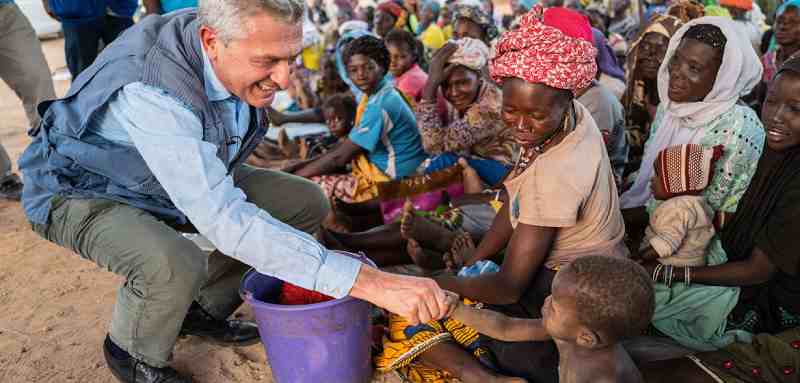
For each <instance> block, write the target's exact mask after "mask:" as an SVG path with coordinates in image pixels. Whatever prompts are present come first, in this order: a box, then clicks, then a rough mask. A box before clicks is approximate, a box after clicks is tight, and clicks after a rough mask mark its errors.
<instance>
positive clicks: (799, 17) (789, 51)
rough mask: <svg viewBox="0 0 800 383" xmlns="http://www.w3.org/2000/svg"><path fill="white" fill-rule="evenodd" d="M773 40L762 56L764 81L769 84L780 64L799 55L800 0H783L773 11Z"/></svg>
mask: <svg viewBox="0 0 800 383" xmlns="http://www.w3.org/2000/svg"><path fill="white" fill-rule="evenodd" d="M773 29H774V31H775V35H774V41H773V44H771V46H770V48H769V51H768V52H767V53H766V54H765V55H764V57H762V63H763V64H764V82H765V83H767V84H769V83H770V81H772V78H773V76H775V72H776V71H777V69H778V68H780V66H781V64H782V63H784V62H785V61H787V60H789V58H794V57H800V0H790V1H786V2H784V3H783V4H782V5H781V6H780V8H778V10H777V11H776V12H775V26H774V27H773Z"/></svg>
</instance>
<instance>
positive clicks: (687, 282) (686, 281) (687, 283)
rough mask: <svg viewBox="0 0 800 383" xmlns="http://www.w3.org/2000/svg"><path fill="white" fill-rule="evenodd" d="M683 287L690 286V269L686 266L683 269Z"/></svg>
mask: <svg viewBox="0 0 800 383" xmlns="http://www.w3.org/2000/svg"><path fill="white" fill-rule="evenodd" d="M683 270H684V271H683V273H684V274H683V285H684V286H686V287H689V286H691V285H692V268H691V267H689V266H686V267H684V268H683Z"/></svg>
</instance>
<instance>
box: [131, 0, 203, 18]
mask: <svg viewBox="0 0 800 383" xmlns="http://www.w3.org/2000/svg"><path fill="white" fill-rule="evenodd" d="M142 3H143V4H144V9H145V13H146V14H148V15H163V14H165V13H170V12H172V11H177V10H179V9H183V8H197V0H143V1H142Z"/></svg>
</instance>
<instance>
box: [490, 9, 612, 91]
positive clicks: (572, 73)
mask: <svg viewBox="0 0 800 383" xmlns="http://www.w3.org/2000/svg"><path fill="white" fill-rule="evenodd" d="M553 12H556V13H558V14H551V13H553ZM596 55H597V49H595V47H594V44H593V43H592V31H591V27H590V25H589V20H588V19H587V18H586V16H583V15H581V14H579V13H577V12H575V11H573V10H570V9H566V8H549V9H547V10H546V11H544V10H543V8H542V7H541V5H536V6H534V7H533V9H531V11H530V12H528V13H527V14H526V15H524V16H522V19H521V20H520V23H519V27H518V28H517V29H514V30H510V31H508V32H506V33H505V34H503V36H502V37H501V38H500V41H498V43H497V45H496V46H495V52H494V57H493V58H492V60H491V67H490V73H491V76H492V79H493V80H494V81H496V82H498V83H500V82H502V80H503V79H505V78H509V77H518V78H521V79H523V80H525V81H527V82H530V83H541V84H545V85H547V86H551V87H553V88H558V89H567V90H571V91H572V92H573V93H575V92H576V91H577V90H579V89H582V88H585V87H587V86H589V85H590V84H591V82H592V80H594V79H595V75H596V74H597V63H596V62H595V56H596Z"/></svg>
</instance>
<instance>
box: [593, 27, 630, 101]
mask: <svg viewBox="0 0 800 383" xmlns="http://www.w3.org/2000/svg"><path fill="white" fill-rule="evenodd" d="M592 40H594V47H595V48H597V73H598V76H597V81H598V82H600V83H601V84H603V85H604V86H605V87H607V88H608V89H609V90H611V92H612V93H613V94H614V96H616V97H617V99H622V95H623V93H625V72H624V71H623V70H622V67H620V65H619V64H618V63H617V56H616V55H614V51H613V50H612V49H611V47H610V46H609V45H608V40H606V36H605V35H603V32H601V31H600V30H599V29H596V28H592Z"/></svg>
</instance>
